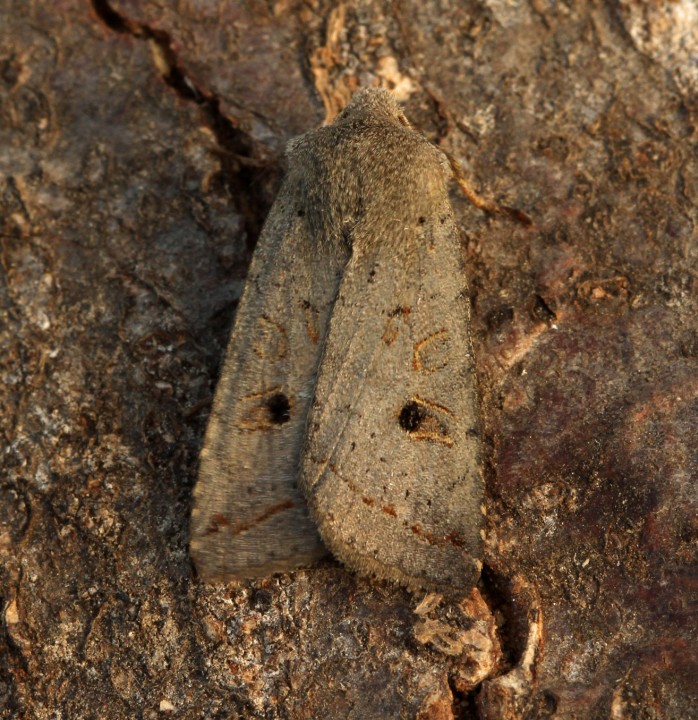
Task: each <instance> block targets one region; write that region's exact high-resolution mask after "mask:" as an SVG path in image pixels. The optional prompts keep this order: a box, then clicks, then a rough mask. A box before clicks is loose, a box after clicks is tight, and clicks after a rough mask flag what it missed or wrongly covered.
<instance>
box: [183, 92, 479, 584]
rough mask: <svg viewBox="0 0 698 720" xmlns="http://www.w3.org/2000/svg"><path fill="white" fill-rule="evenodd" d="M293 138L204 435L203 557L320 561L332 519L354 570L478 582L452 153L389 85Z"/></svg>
mask: <svg viewBox="0 0 698 720" xmlns="http://www.w3.org/2000/svg"><path fill="white" fill-rule="evenodd" d="M287 154H288V173H287V176H286V179H285V181H284V184H283V187H282V188H281V191H280V192H279V196H278V198H277V200H276V202H275V203H274V206H273V208H272V210H271V213H270V215H269V218H268V219H267V222H266V224H265V227H264V230H263V232H262V236H261V238H260V241H259V244H258V246H257V249H256V250H255V254H254V258H253V260H252V265H251V267H250V273H249V277H248V280H247V283H246V286H245V290H244V293H243V296H242V299H241V301H240V306H239V309H238V314H237V317H236V319H235V327H234V330H233V334H232V337H231V339H230V344H229V347H228V352H227V356H226V360H225V364H224V367H223V371H222V374H221V379H220V381H219V384H218V389H217V391H216V397H215V400H214V407H213V411H212V414H211V418H210V420H209V425H208V430H207V433H206V438H205V442H204V449H203V451H202V454H201V466H200V471H199V480H198V483H197V486H196V490H195V494H194V496H195V502H194V510H193V512H192V536H191V550H192V555H193V557H194V560H195V562H196V565H197V569H198V571H199V573H200V575H201V576H202V577H203V578H204V579H206V580H213V579H228V578H244V577H250V576H254V575H265V574H270V573H273V572H277V571H283V570H290V569H293V568H297V567H300V566H303V565H307V564H309V563H311V562H312V561H313V560H314V559H316V558H318V557H320V556H321V555H322V554H323V552H324V548H323V544H322V543H321V542H320V539H319V537H318V531H319V535H320V537H321V538H322V540H323V541H324V544H325V545H326V546H327V547H328V548H329V549H330V550H331V551H332V553H333V554H334V555H335V556H336V557H337V558H338V559H339V560H341V561H342V562H344V563H345V564H346V565H347V566H348V567H350V568H352V569H354V570H356V571H358V572H359V573H362V574H369V575H375V576H377V577H380V578H387V579H390V580H393V581H396V582H398V583H400V584H402V585H404V586H406V587H408V588H411V589H417V588H425V589H433V590H438V591H441V592H446V593H449V594H454V593H455V594H457V595H460V596H463V595H465V594H467V592H468V591H469V590H470V588H471V587H472V585H473V584H474V583H475V582H476V580H477V577H478V575H479V572H480V562H479V558H480V554H481V545H482V540H481V528H482V524H483V519H482V512H481V507H482V504H483V482H482V474H481V466H480V437H479V420H478V404H477V394H476V386H475V377H474V359H473V353H472V347H471V342H470V336H469V331H470V309H469V300H468V295H467V282H466V278H465V271H464V267H463V260H462V250H461V246H460V238H459V233H458V230H457V227H456V224H455V221H454V217H453V212H452V209H451V206H450V203H449V200H448V193H447V182H448V180H449V178H450V177H451V169H450V165H449V160H448V159H447V157H446V156H445V155H444V154H443V153H442V152H441V151H440V150H439V149H437V148H436V147H434V146H433V145H432V144H431V143H429V142H428V141H427V140H426V139H425V138H424V137H423V136H422V135H421V134H419V133H418V132H416V131H415V130H414V129H413V128H412V127H411V126H410V125H409V123H408V122H407V120H406V118H405V116H404V114H403V113H402V111H401V109H400V107H399V105H398V104H397V103H396V101H395V100H394V99H393V97H392V96H391V95H390V94H389V93H388V92H386V91H383V90H363V91H361V92H359V93H357V94H356V95H355V96H354V98H353V99H352V101H351V103H350V104H349V105H348V106H347V108H346V109H345V110H344V112H342V113H341V115H339V117H338V118H337V119H336V120H335V122H334V123H333V124H332V125H329V126H327V127H323V128H320V129H318V130H314V131H311V132H309V133H306V134H305V135H303V136H301V137H300V138H297V139H296V140H294V141H292V142H291V143H290V144H289V147H288V153H287ZM299 486H300V488H301V489H302V491H303V494H301V492H300V490H299ZM303 495H304V496H305V501H304V498H303ZM306 501H307V504H306ZM315 528H317V530H316V529H315Z"/></svg>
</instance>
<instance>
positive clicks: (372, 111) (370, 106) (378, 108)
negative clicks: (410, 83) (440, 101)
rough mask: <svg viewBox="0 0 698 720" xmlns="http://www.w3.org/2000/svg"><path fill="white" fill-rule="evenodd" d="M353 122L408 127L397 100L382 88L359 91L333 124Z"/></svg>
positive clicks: (408, 124)
mask: <svg viewBox="0 0 698 720" xmlns="http://www.w3.org/2000/svg"><path fill="white" fill-rule="evenodd" d="M355 120H376V121H380V120H383V121H386V120H388V121H390V122H397V123H400V125H405V126H406V127H410V123H409V122H408V120H407V118H406V117H405V113H403V112H402V108H401V107H400V105H399V104H398V102H397V100H396V99H395V98H394V97H393V95H392V94H391V93H390V92H388V91H387V90H383V89H382V88H364V89H363V90H359V92H357V93H355V94H354V95H353V97H352V98H351V101H350V102H349V104H348V105H347V106H346V107H345V108H344V110H342V112H341V113H340V114H339V115H338V116H337V120H336V121H335V122H347V121H348V122H353V121H355Z"/></svg>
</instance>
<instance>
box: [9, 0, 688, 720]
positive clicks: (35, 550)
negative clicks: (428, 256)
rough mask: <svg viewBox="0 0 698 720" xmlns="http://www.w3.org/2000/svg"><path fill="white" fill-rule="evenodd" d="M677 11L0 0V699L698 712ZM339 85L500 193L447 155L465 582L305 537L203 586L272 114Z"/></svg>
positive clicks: (264, 197)
mask: <svg viewBox="0 0 698 720" xmlns="http://www.w3.org/2000/svg"><path fill="white" fill-rule="evenodd" d="M164 6H165V7H164ZM697 26H698V18H697V17H696V15H695V8H694V6H693V3H692V2H691V1H690V0H678V1H677V2H665V3H653V4H651V5H649V4H643V3H631V2H626V1H625V0H608V1H607V2H600V1H596V2H591V1H590V2H582V1H580V2H573V3H556V2H547V1H546V0H533V1H532V2H530V3H522V2H499V1H494V0H489V1H484V0H483V1H482V2H458V3H438V2H417V0H414V1H413V2H407V1H403V0H394V1H393V2H368V1H367V2H363V3H353V2H346V3H341V4H336V3H334V4H331V3H325V2H315V1H313V0H311V1H310V2H295V1H291V0H289V1H287V2H283V1H281V2H276V3H274V2H267V3H263V2H226V3H216V4H214V3H203V2H193V1H190V2H180V3H176V4H175V3H171V4H170V3H159V2H154V1H153V2H150V1H148V0H145V1H140V0H139V1H138V2H133V1H128V0H124V1H123V2H119V1H118V0H113V2H111V4H108V3H107V2H106V1H105V0H94V2H93V3H92V4H91V3H90V2H87V0H84V1H82V0H63V1H62V2H54V3H46V2H39V1H38V0H0V263H1V265H0V267H1V271H0V374H1V377H2V381H1V382H0V410H1V417H2V437H3V439H4V443H3V461H2V475H1V476H0V562H1V566H0V573H1V575H0V583H1V584H0V587H1V592H2V605H1V608H2V612H3V625H2V634H1V635H0V717H1V718H15V717H16V718H52V717H58V716H62V717H74V718H93V717H94V718H97V717H99V718H124V717H158V716H160V715H167V714H171V715H172V716H176V717H187V718H189V717H191V718H195V717H196V718H198V717H220V718H223V717H226V718H227V717H245V718H247V717H250V718H255V717H259V718H262V717H264V718H277V717H278V718H315V717H327V718H378V717H380V718H383V717H385V718H403V717H404V718H414V717H418V718H422V719H426V718H451V717H462V718H466V717H482V718H613V719H614V720H615V719H618V718H676V719H679V718H681V719H684V718H690V717H696V710H695V708H696V707H697V706H698V682H697V681H696V678H698V658H697V654H698V653H697V651H696V647H698V645H697V641H698V638H696V625H697V623H696V596H697V595H698V587H697V586H698V575H697V571H696V568H697V564H696V545H697V540H698V524H697V521H696V517H697V513H696V510H697V506H698V497H697V495H698V493H697V491H696V477H697V475H698V450H697V447H698V445H697V444H696V440H695V438H696V430H695V428H696V426H697V425H698V322H697V321H696V317H697V316H698V315H697V309H698V274H697V272H696V267H697V266H698V264H697V260H698V241H697V237H698V231H697V230H696V221H697V220H698V213H697V211H696V206H697V205H698V163H697V162H696V150H697V146H696V123H697V120H698V102H697V101H696V99H697V90H698V73H697V72H696V66H695V57H696V55H697V54H698V38H697V32H698V31H697V30H696V28H697ZM367 84H383V85H385V86H387V87H390V88H391V89H393V90H395V92H396V93H397V95H398V96H399V97H400V98H401V99H402V100H404V102H405V108H406V112H407V114H408V116H409V117H410V118H411V119H412V120H413V122H414V123H415V124H416V125H418V126H420V127H421V128H422V129H423V131H424V132H425V134H427V135H428V136H429V137H430V139H432V140H433V141H434V142H436V143H438V144H440V145H441V146H442V147H443V148H444V149H446V150H448V151H449V152H450V153H452V154H453V155H454V156H455V157H456V158H457V159H458V160H459V161H460V162H461V163H462V164H463V165H464V167H465V170H466V172H467V175H468V176H469V177H470V178H471V179H472V180H473V181H474V183H475V184H476V185H477V186H479V188H480V190H481V191H482V192H483V193H484V194H486V195H487V196H489V197H493V198H495V199H497V200H499V201H500V202H502V203H505V204H506V205H509V206H513V207H516V208H520V209H522V210H524V211H525V212H526V213H527V214H528V215H529V216H530V217H531V218H532V220H533V225H532V226H531V227H528V228H527V227H525V226H523V225H522V224H519V223H516V222H514V221H512V220H510V219H507V218H505V217H499V216H488V215H486V214H483V213H482V212H481V211H480V210H477V209H476V208H474V207H472V206H471V205H469V204H468V203H467V202H466V201H465V200H464V199H463V198H462V197H461V196H459V195H458V194H457V191H455V189H454V195H453V200H454V203H455V205H456V210H457V213H458V215H459V219H460V222H461V226H462V230H463V239H464V242H463V247H464V256H465V257H466V260H467V265H468V267H469V271H470V279H471V288H472V295H473V308H474V313H473V322H474V326H475V337H474V345H475V355H476V358H477V368H478V375H479V381H480V385H481V394H482V412H483V418H484V423H485V428H486V435H485V444H486V459H487V468H486V470H487V472H486V479H487V511H488V527H487V552H486V557H485V570H484V572H483V578H482V581H481V586H480V588H479V591H476V592H475V593H474V594H473V595H472V596H471V597H470V598H468V600H467V601H466V602H464V604H463V606H462V607H461V608H453V607H450V608H445V607H434V605H433V603H432V602H431V600H430V599H429V598H427V599H425V601H424V602H423V603H421V604H419V606H418V603H419V601H420V600H421V598H414V597H412V596H410V595H409V594H408V593H406V592H403V591H401V590H398V589H395V588H393V587H390V586H387V585H381V584H379V583H374V582H370V581H368V580H361V579H358V578H356V577H354V576H352V575H351V574H349V573H348V572H346V571H344V570H343V569H342V568H341V567H339V566H337V565H336V564H335V563H333V562H332V561H328V562H327V563H325V564H324V565H322V566H321V567H319V568H313V569H309V570H307V571H304V572H299V573H295V574H293V575H288V576H277V577H273V578H269V579H265V580H259V581H255V582H250V583H244V584H240V585H230V586H228V587H225V586H211V587H206V586H203V585H201V584H200V583H199V582H198V581H197V580H196V579H195V578H194V577H193V574H192V568H191V565H190V561H189V556H188V549H187V537H188V516H189V510H190V499H191V488H192V484H193V482H194V480H195V472H196V464H197V455H198V452H199V449H200V445H201V438H202V433H203V428H204V426H205V421H206V415H207V407H208V406H207V404H206V402H207V398H209V397H210V395H211V393H212V390H213V388H214V386H215V381H216V377H217V370H218V367H219V365H220V362H221V358H222V353H223V348H224V346H225V342H226V339H227V335H228V331H229V327H230V323H231V321H232V319H233V317H234V313H235V304H236V300H237V298H238V297H239V292H240V288H241V285H242V283H243V281H244V277H245V272H246V267H247V263H248V261H249V255H250V252H251V249H252V248H253V247H254V242H255V240H256V236H257V234H258V232H259V228H260V225H261V223H262V221H263V219H264V215H265V212H266V209H267V208H268V206H269V203H270V201H271V199H272V198H273V194H274V190H275V187H276V184H277V181H278V177H279V175H280V172H281V168H282V150H283V146H284V143H285V142H286V141H287V140H288V139H289V138H290V137H292V136H294V135H296V134H297V133H299V132H302V131H304V130H306V129H308V128H310V127H313V126H315V125H317V124H318V123H319V122H321V121H322V120H323V119H324V118H329V117H331V116H332V115H333V114H334V113H335V112H336V111H337V109H338V108H340V107H341V106H342V105H343V104H344V102H345V101H346V99H347V98H348V97H349V96H350V95H351V93H352V92H353V90H354V89H355V88H357V87H359V86H362V85H367ZM415 610H416V611H417V612H415Z"/></svg>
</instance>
